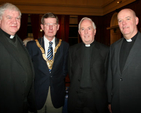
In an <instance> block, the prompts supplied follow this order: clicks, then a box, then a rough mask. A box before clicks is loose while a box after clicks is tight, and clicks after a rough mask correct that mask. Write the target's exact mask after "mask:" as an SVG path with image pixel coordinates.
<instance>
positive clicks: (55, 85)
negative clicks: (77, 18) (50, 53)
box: [27, 38, 69, 109]
mask: <svg viewBox="0 0 141 113" xmlns="http://www.w3.org/2000/svg"><path fill="white" fill-rule="evenodd" d="M55 42H56V43H55V44H56V45H57V44H58V42H59V39H57V38H56V39H55ZM39 43H40V44H41V46H42V47H43V48H44V40H43V38H40V39H39ZM27 48H28V51H29V53H30V56H31V59H32V62H33V65H34V69H35V96H36V104H37V109H41V108H42V107H43V105H44V104H45V101H46V98H47V94H48V88H49V86H50V87H51V99H52V103H53V105H54V107H55V108H59V107H61V106H63V104H64V97H65V76H66V74H67V58H68V48H69V44H68V43H66V42H64V41H62V43H61V46H60V47H59V48H58V50H57V52H56V54H55V59H54V64H53V68H52V71H51V73H49V69H48V66H47V64H46V61H45V60H44V59H43V57H42V53H41V50H40V49H39V48H38V47H37V45H36V42H35V41H31V42H29V43H27Z"/></svg>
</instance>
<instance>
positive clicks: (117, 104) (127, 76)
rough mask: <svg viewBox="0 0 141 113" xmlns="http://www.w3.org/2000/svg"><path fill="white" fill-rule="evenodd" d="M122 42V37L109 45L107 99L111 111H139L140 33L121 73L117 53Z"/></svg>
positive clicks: (117, 112) (125, 112)
mask: <svg viewBox="0 0 141 113" xmlns="http://www.w3.org/2000/svg"><path fill="white" fill-rule="evenodd" d="M122 42H123V38H122V39H120V40H118V41H117V42H115V43H114V44H113V45H111V47H110V54H109V66H108V79H107V86H108V87H107V89H108V101H109V103H111V105H112V110H113V113H141V109H140V105H141V33H138V35H137V38H136V40H135V42H134V45H133V46H132V48H131V50H130V52H129V55H128V57H127V60H126V62H125V66H124V68H123V71H122V73H121V71H120V66H119V55H120V48H121V45H122Z"/></svg>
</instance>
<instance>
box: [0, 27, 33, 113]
mask: <svg viewBox="0 0 141 113" xmlns="http://www.w3.org/2000/svg"><path fill="white" fill-rule="evenodd" d="M8 38H9V37H8V36H7V35H6V33H4V32H3V31H2V30H1V29H0V52H1V53H0V64H1V65H0V113H26V112H27V110H28V108H27V107H28V105H30V107H32V108H33V109H32V110H34V109H35V103H34V102H35V101H34V96H33V93H34V91H33V80H34V78H33V77H34V71H33V66H32V62H31V59H30V56H29V54H28V51H27V50H26V48H25V46H24V45H23V43H22V41H21V40H20V39H19V37H18V36H17V35H16V36H15V38H16V41H17V45H20V48H21V49H20V52H19V50H18V49H19V48H17V47H16V46H17V45H15V44H14V43H12V42H11V40H10V39H8ZM18 47H19V46H18ZM21 54H23V56H22V55H21Z"/></svg>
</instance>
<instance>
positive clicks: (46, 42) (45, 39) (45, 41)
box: [44, 36, 55, 56]
mask: <svg viewBox="0 0 141 113" xmlns="http://www.w3.org/2000/svg"><path fill="white" fill-rule="evenodd" d="M49 42H50V41H49V40H48V39H47V38H46V37H45V36H44V47H45V55H46V56H47V52H48V47H49ZM51 42H53V44H52V47H53V54H54V49H55V37H54V38H53V40H52V41H51Z"/></svg>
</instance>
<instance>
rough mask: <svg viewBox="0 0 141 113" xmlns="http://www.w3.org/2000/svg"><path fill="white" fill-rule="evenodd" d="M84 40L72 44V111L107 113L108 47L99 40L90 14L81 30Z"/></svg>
mask: <svg viewBox="0 0 141 113" xmlns="http://www.w3.org/2000/svg"><path fill="white" fill-rule="evenodd" d="M78 32H79V34H80V36H81V39H82V42H81V43H79V44H76V45H74V46H72V47H70V50H69V77H70V88H69V95H68V110H69V112H70V113H107V111H108V103H107V93H106V74H105V62H106V57H107V55H108V50H109V49H108V47H107V46H105V45H103V44H100V43H98V42H96V41H95V39H94V38H95V34H96V26H95V24H94V22H93V21H92V20H91V19H90V18H87V17H84V18H82V19H81V21H80V23H79V30H78Z"/></svg>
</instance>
